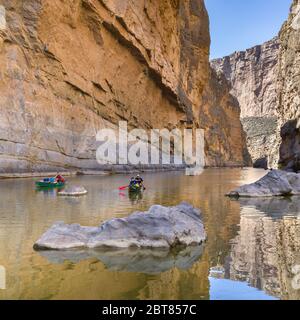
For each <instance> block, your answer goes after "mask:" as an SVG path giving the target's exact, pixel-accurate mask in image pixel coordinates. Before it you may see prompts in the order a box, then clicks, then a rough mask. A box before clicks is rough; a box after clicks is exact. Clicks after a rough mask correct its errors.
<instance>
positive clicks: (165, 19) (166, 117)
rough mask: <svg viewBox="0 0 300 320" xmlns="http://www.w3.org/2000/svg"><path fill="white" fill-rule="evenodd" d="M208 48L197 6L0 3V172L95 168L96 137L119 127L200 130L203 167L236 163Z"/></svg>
mask: <svg viewBox="0 0 300 320" xmlns="http://www.w3.org/2000/svg"><path fill="white" fill-rule="evenodd" d="M209 46H210V37H209V23H208V15H207V12H206V9H205V6H204V1H202V0H201V1H196V0H184V1H178V0H163V1H136V0H67V1H63V2H62V1H59V0H44V1H40V0H23V1H17V0H13V1H12V0H1V1H0V60H1V64H0V91H1V97H0V108H1V121H0V171H1V172H2V173H9V172H12V173H13V172H21V173H22V172H35V171H49V170H57V169H58V168H59V169H69V170H70V169H75V170H77V169H86V170H88V169H89V170H90V169H99V165H98V164H97V162H96V160H95V155H96V149H97V143H96V141H95V140H96V138H95V137H96V133H97V131H98V130H99V129H102V128H112V129H116V126H117V124H118V122H119V121H120V120H125V121H128V127H129V129H132V128H136V127H138V128H144V129H151V128H156V129H160V128H168V129H172V128H175V127H176V128H185V127H192V128H202V129H204V130H205V139H206V142H207V143H206V164H207V165H209V166H222V165H223V166H224V165H235V166H236V165H242V164H244V162H245V161H244V160H245V159H244V157H245V154H246V151H245V147H244V134H243V130H242V127H241V124H240V121H239V112H240V111H239V107H238V104H237V103H236V101H234V99H233V98H232V97H231V96H230V94H229V90H228V88H227V86H226V85H225V86H224V85H223V83H222V81H220V79H218V77H217V76H216V75H215V74H214V72H212V70H211V69H210V66H209ZM211 97H214V99H211ZM102 169H103V168H102Z"/></svg>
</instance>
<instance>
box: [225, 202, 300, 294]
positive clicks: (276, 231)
mask: <svg viewBox="0 0 300 320" xmlns="http://www.w3.org/2000/svg"><path fill="white" fill-rule="evenodd" d="M239 202H240V204H241V222H240V231H239V234H238V235H237V236H236V237H235V238H234V239H233V240H232V242H231V251H230V255H229V257H228V261H227V263H226V264H225V278H227V279H232V280H238V281H247V282H248V283H249V284H250V285H251V286H253V287H256V288H258V289H261V290H263V291H265V292H266V293H268V294H270V295H273V296H277V297H280V298H281V299H297V300H298V299H300V290H299V289H300V286H298V284H297V278H298V275H297V270H298V269H299V268H297V266H299V265H300V198H299V197H293V198H281V199H280V198H276V199H275V198H270V199H243V200H240V201H239Z"/></svg>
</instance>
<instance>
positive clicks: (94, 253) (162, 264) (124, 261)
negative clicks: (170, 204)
mask: <svg viewBox="0 0 300 320" xmlns="http://www.w3.org/2000/svg"><path fill="white" fill-rule="evenodd" d="M202 252H203V246H191V247H189V248H182V249H178V250H176V251H174V250H173V251H171V252H170V251H169V250H158V249H156V250H151V249H140V250H139V249H133V248H132V249H119V250H111V249H106V250H104V249H99V250H69V251H52V250H51V251H49V250H48V251H40V252H39V253H40V254H41V255H42V256H43V257H45V258H47V259H48V260H49V261H50V262H52V263H64V261H71V262H73V263H78V262H80V261H82V260H86V259H88V258H96V259H97V260H99V261H101V262H102V263H103V264H104V265H105V266H106V268H107V269H109V270H114V271H126V272H141V273H145V274H159V273H162V272H165V271H168V270H171V269H173V268H178V269H181V270H188V269H190V268H191V267H192V266H193V264H194V263H195V262H196V261H197V260H199V258H200V257H201V255H202Z"/></svg>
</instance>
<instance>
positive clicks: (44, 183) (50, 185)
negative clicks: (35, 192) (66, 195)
mask: <svg viewBox="0 0 300 320" xmlns="http://www.w3.org/2000/svg"><path fill="white" fill-rule="evenodd" d="M35 185H36V187H38V188H62V187H64V186H65V182H57V183H56V182H50V181H37V182H36V183H35Z"/></svg>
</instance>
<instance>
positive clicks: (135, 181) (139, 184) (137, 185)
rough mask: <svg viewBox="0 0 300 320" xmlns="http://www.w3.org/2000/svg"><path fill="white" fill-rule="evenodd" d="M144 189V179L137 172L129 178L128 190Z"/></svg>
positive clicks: (137, 190) (138, 190)
mask: <svg viewBox="0 0 300 320" xmlns="http://www.w3.org/2000/svg"><path fill="white" fill-rule="evenodd" d="M145 189H146V188H145V187H144V180H143V178H142V177H141V176H140V175H139V174H138V175H137V176H136V177H135V178H133V177H132V178H131V180H130V183H129V192H140V191H143V190H145Z"/></svg>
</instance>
